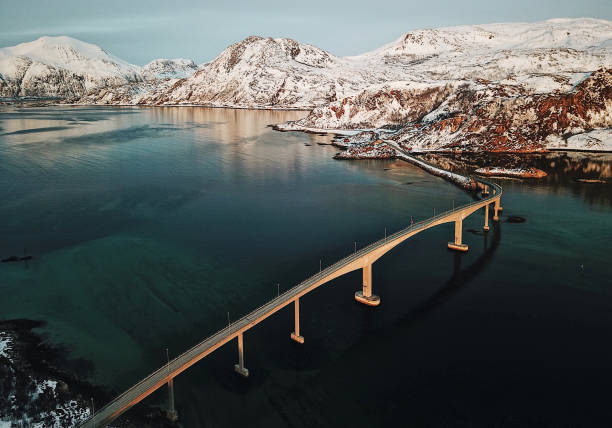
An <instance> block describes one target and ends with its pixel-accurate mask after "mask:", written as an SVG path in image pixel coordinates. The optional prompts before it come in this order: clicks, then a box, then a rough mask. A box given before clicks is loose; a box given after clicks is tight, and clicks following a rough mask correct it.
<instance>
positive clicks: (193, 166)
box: [0, 107, 612, 427]
mask: <svg viewBox="0 0 612 428" xmlns="http://www.w3.org/2000/svg"><path fill="white" fill-rule="evenodd" d="M302 115H304V113H303V112H302V113H300V112H269V111H244V110H223V109H206V108H188V107H185V108H142V109H136V108H71V107H62V108H60V107H56V108H23V109H19V108H9V107H4V108H1V109H0V201H1V203H0V237H1V239H0V258H5V257H8V256H11V255H14V254H16V255H21V254H23V252H24V249H25V252H26V253H28V254H31V255H33V256H34V259H33V260H32V261H31V262H30V263H29V264H28V266H27V268H26V266H25V265H24V264H13V263H2V264H0V318H2V319H10V318H31V319H37V320H44V321H46V322H47V323H48V324H47V327H46V328H45V331H44V332H45V333H48V334H49V336H50V339H51V340H52V341H54V342H57V343H62V344H65V345H66V346H67V347H68V349H69V350H70V351H71V353H72V354H73V356H75V357H83V358H86V359H88V360H91V361H92V362H93V364H94V366H95V375H94V379H93V380H94V381H96V382H98V383H101V384H104V385H107V386H110V387H114V388H116V389H117V390H118V391H119V390H122V389H123V388H126V387H128V386H130V385H132V384H133V383H135V382H137V381H138V380H139V379H140V378H142V377H143V376H145V375H147V374H148V373H149V372H150V371H152V370H153V369H156V368H158V367H159V366H160V365H161V364H163V363H164V362H165V348H166V347H168V348H169V350H170V355H171V356H176V355H177V354H179V353H180V352H182V351H184V350H186V349H187V348H188V347H190V346H191V345H193V344H195V343H196V342H198V341H200V340H201V339H203V338H204V337H206V336H208V335H209V334H211V333H213V332H214V331H216V330H218V329H219V328H222V327H223V326H224V325H225V324H226V322H227V312H228V311H229V312H230V316H231V318H232V319H236V318H238V317H239V316H241V315H243V314H245V313H246V312H248V311H249V310H251V309H253V308H255V307H257V306H259V305H260V304H262V303H264V302H265V301H266V300H268V299H270V298H272V297H274V296H275V295H276V292H277V285H276V284H277V283H279V284H280V288H281V291H282V290H283V289H286V288H289V287H290V286H293V285H295V284H296V283H298V282H299V281H301V280H302V279H304V278H306V277H307V276H308V275H310V274H312V273H314V272H315V271H317V270H318V268H319V259H321V260H322V263H323V265H324V266H325V265H326V264H329V263H332V262H334V261H335V260H336V259H338V258H340V257H341V256H344V255H346V254H347V253H349V252H350V251H352V249H353V245H354V244H353V242H354V241H357V245H358V246H363V245H365V244H367V243H369V242H370V241H372V240H374V239H377V238H379V237H381V236H382V235H383V234H384V228H385V227H387V228H388V231H389V233H391V232H393V231H395V230H397V229H399V228H401V227H403V226H405V225H406V224H407V223H409V221H410V216H413V217H414V218H415V219H417V220H418V219H420V218H423V217H425V216H429V215H431V214H432V212H433V209H434V208H435V209H436V210H440V211H441V210H444V209H447V208H450V207H451V206H452V203H453V200H454V202H455V204H457V205H459V204H461V203H464V202H467V201H469V200H470V196H469V195H468V194H466V193H464V192H463V191H461V190H460V189H458V188H456V187H454V186H453V185H451V184H449V183H447V182H445V181H443V180H441V179H439V178H437V177H432V176H430V175H428V174H426V173H424V172H423V171H421V170H419V169H417V168H415V167H413V166H411V165H408V164H405V163H403V162H399V161H397V162H396V161H335V160H333V159H332V156H333V154H334V153H335V152H336V151H337V149H335V148H333V147H331V146H324V145H319V144H317V143H326V142H329V137H323V136H316V135H309V134H300V133H280V132H275V131H272V130H271V129H270V128H267V127H266V125H268V124H271V123H277V122H282V121H285V120H289V119H294V118H297V117H300V116H302ZM534 162H535V163H536V164H537V166H538V167H539V168H542V169H545V170H547V171H548V172H549V176H548V177H547V178H546V179H544V180H540V181H517V180H501V181H500V182H501V184H502V186H503V187H504V197H503V199H502V205H503V206H504V212H503V215H502V221H501V222H500V223H499V224H496V225H495V227H493V228H492V230H491V232H490V233H489V234H488V236H484V235H482V234H481V233H480V232H479V231H480V230H481V226H482V221H483V216H484V215H483V213H478V214H475V215H473V216H471V217H470V218H469V219H468V220H466V221H465V222H464V242H466V243H467V244H469V246H470V250H469V251H468V253H467V254H464V255H458V254H455V253H452V252H450V251H448V250H447V249H446V242H447V241H448V240H449V239H450V237H451V233H452V232H451V226H450V225H448V226H441V227H439V228H437V229H433V230H430V231H427V232H425V233H423V234H420V235H418V236H416V237H415V238H413V239H411V240H409V241H408V242H406V243H405V244H403V245H402V246H400V247H399V248H397V249H395V250H394V251H392V252H391V253H389V254H387V255H386V256H384V257H383V258H382V259H381V260H379V261H378V262H377V263H376V264H375V265H374V268H373V275H374V291H375V293H377V294H379V295H380V296H381V299H382V303H381V306H380V307H379V308H376V309H372V308H365V307H362V306H360V305H359V304H357V303H355V301H354V300H353V293H354V291H355V290H357V289H358V288H359V286H360V284H361V276H360V275H361V274H360V272H354V273H351V274H349V275H346V276H344V277H342V278H339V279H337V280H335V281H334V282H332V283H330V284H328V285H326V286H323V287H321V288H319V289H318V290H317V291H315V292H313V293H311V294H309V295H308V296H306V297H305V298H303V299H302V301H301V330H302V334H303V335H304V337H305V340H306V341H305V344H304V345H303V346H301V345H297V344H295V343H293V342H292V341H290V340H289V333H290V332H291V331H292V330H293V324H292V320H293V312H292V309H285V310H283V311H282V312H281V313H279V314H276V315H275V316H273V317H271V318H270V319H268V320H266V321H264V322H263V323H262V324H260V325H259V326H258V327H256V328H254V329H252V330H250V331H248V332H247V333H246V334H245V338H244V340H245V363H246V367H247V368H248V369H249V370H250V374H251V375H250V377H249V378H248V379H243V378H241V377H239V376H238V375H236V374H235V373H234V371H233V364H234V363H235V362H236V359H237V355H236V348H235V343H231V344H228V345H225V346H224V347H223V348H221V349H219V350H217V351H216V352H215V353H214V354H212V355H211V356H210V357H207V358H206V359H205V360H203V361H202V362H200V363H199V364H197V365H196V366H194V367H192V368H191V369H189V370H188V371H186V372H185V373H183V374H182V375H180V376H179V377H178V378H177V379H176V380H175V388H176V393H177V405H178V411H179V415H180V417H181V420H182V422H183V424H184V425H185V426H188V427H195V426H215V427H218V426H227V427H233V426H278V427H282V426H296V427H302V426H338V425H340V424H346V425H347V426H364V427H365V426H373V425H374V426H381V425H383V426H417V427H426V426H466V427H467V426H609V425H610V421H611V420H612V407H611V406H610V399H611V395H612V392H611V391H612V390H611V387H610V385H612V340H611V339H612V266H611V264H612V263H611V261H612V258H611V257H610V243H611V242H612V184H611V181H612V173H611V168H612V156H611V155H588V156H587V155H581V154H570V155H566V154H553V155H546V156H544V157H538V158H537V159H536V160H534ZM593 176H597V177H600V178H601V177H603V178H604V179H606V180H607V184H586V183H580V182H576V181H575V180H574V179H575V178H580V177H588V178H592V177H593ZM512 215H516V216H522V217H525V218H526V222H524V223H520V224H513V223H508V222H506V219H507V217H508V216H512ZM470 229H471V230H473V232H470V231H469V230H470ZM165 398H166V391H165V389H164V390H161V391H160V392H158V393H156V394H155V395H153V396H152V397H150V398H149V399H147V402H149V403H155V402H156V401H157V402H160V403H165V401H164V400H165ZM101 404H103V403H98V406H99V405H101Z"/></svg>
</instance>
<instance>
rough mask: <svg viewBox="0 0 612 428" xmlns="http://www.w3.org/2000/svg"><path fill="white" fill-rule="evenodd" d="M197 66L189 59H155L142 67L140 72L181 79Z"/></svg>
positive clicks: (192, 71)
mask: <svg viewBox="0 0 612 428" xmlns="http://www.w3.org/2000/svg"><path fill="white" fill-rule="evenodd" d="M197 69H198V66H197V65H196V63H195V62H193V61H192V60H190V59H185V58H176V59H161V58H160V59H155V60H153V61H151V62H150V63H148V64H147V65H145V66H144V67H143V68H142V73H143V74H145V75H147V76H151V77H152V78H157V79H164V78H167V79H177V78H178V79H183V78H185V77H189V76H191V75H192V74H193V73H195V72H196V70H197Z"/></svg>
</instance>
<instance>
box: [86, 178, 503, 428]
mask: <svg viewBox="0 0 612 428" xmlns="http://www.w3.org/2000/svg"><path fill="white" fill-rule="evenodd" d="M475 182H476V184H477V186H478V188H479V189H480V190H482V192H481V195H482V199H479V200H476V201H474V202H471V203H469V204H467V205H464V206H461V207H457V208H454V209H452V210H450V211H446V212H444V213H441V214H438V215H436V216H433V217H430V218H428V219H426V220H423V221H420V222H418V223H414V224H411V225H410V226H408V227H407V228H405V229H402V230H400V231H398V232H396V233H394V234H393V235H390V236H386V237H385V238H383V239H381V240H379V241H376V242H373V243H372V244H370V245H368V246H367V247H364V248H362V249H360V250H358V251H355V252H354V253H353V254H351V255H349V256H347V257H344V258H343V259H341V260H339V261H338V262H336V263H334V264H333V265H331V266H329V267H327V268H325V269H322V270H321V271H320V272H318V273H316V274H315V275H313V276H311V277H310V278H308V279H306V280H305V281H302V282H301V283H300V284H298V285H296V286H295V287H293V288H291V289H289V290H287V291H286V292H284V293H283V294H281V295H279V296H278V297H277V298H275V299H273V300H271V301H269V302H268V303H266V304H264V305H263V306H260V307H259V308H257V309H255V310H254V311H252V312H251V313H249V314H248V315H245V316H244V317H242V318H241V319H239V320H238V321H236V322H234V323H231V324H229V325H228V326H227V327H226V328H224V329H223V330H220V331H218V332H217V333H215V334H213V335H212V336H210V337H208V338H207V339H205V340H203V341H202V342H200V343H198V344H197V345H195V346H194V347H192V348H191V349H189V350H187V351H186V352H184V353H183V354H181V355H180V356H178V357H177V358H175V359H173V360H172V361H169V362H168V364H167V365H164V366H163V367H161V368H160V369H158V370H156V371H155V372H153V373H151V374H150V375H149V376H147V377H146V378H144V379H143V380H141V381H140V382H138V383H137V384H136V385H134V386H132V387H131V388H129V389H128V390H127V391H125V392H124V393H122V394H121V395H119V396H118V397H116V398H115V399H114V400H112V401H111V402H110V403H108V404H107V405H106V406H104V407H102V408H101V409H100V410H99V411H97V412H96V413H95V414H94V415H92V416H91V417H90V418H89V419H87V420H85V421H84V422H83V423H82V424H81V426H82V427H95V426H104V425H105V424H107V423H109V422H110V421H112V420H113V419H115V418H116V417H118V416H119V415H121V414H122V413H123V412H125V411H126V410H128V409H129V408H130V407H132V406H134V405H135V404H137V403H139V402H140V401H142V400H143V399H144V398H146V397H147V396H149V395H150V394H152V393H153V392H154V391H156V390H158V389H159V388H161V387H163V386H164V385H166V384H167V385H168V391H169V404H170V405H169V411H168V414H169V416H170V417H171V418H176V416H177V415H176V410H175V409H174V393H173V389H174V388H173V386H174V385H173V379H174V378H175V377H176V376H178V375H179V374H180V373H182V372H183V371H185V370H186V369H188V368H189V367H191V366H192V365H194V364H195V363H197V362H198V361H200V360H201V359H202V358H204V357H206V356H207V355H208V354H210V353H212V352H213V351H214V350H215V349H217V348H219V347H221V346H223V345H224V344H226V343H227V342H229V341H231V340H233V339H234V338H236V339H237V342H238V363H237V364H235V366H234V369H235V370H236V372H238V373H239V374H241V375H243V376H248V375H249V371H248V370H247V369H246V367H245V365H244V342H243V334H244V332H245V331H247V330H248V329H250V328H251V327H254V326H255V325H257V324H258V323H260V322H261V321H263V320H264V319H266V318H268V317H269V316H271V315H273V314H274V313H276V312H277V311H279V310H281V309H282V308H284V307H285V306H288V305H290V304H293V305H294V312H295V325H294V330H293V332H292V333H291V334H290V337H291V339H293V340H295V341H296V342H298V343H304V337H303V336H301V335H300V297H302V296H303V295H305V294H307V293H309V292H311V291H312V290H314V289H315V288H317V287H319V286H321V285H323V284H325V283H327V282H329V281H331V280H333V279H335V278H337V277H339V276H342V275H344V274H346V273H349V272H352V271H355V270H357V269H361V270H362V272H363V283H362V288H361V290H358V291H357V292H355V300H357V301H358V302H360V303H363V304H366V305H369V306H377V305H379V304H380V298H379V297H378V296H377V295H375V294H373V292H372V290H373V284H372V264H373V263H374V262H375V261H376V260H378V259H379V258H380V257H382V256H383V255H384V254H385V253H387V252H388V251H390V250H391V249H393V248H394V247H396V246H397V245H399V244H401V243H402V242H404V241H405V240H407V239H408V238H410V237H411V236H414V235H416V234H417V233H420V232H423V231H424V230H427V229H430V228H432V227H435V226H438V225H441V224H444V223H455V233H454V239H453V241H451V242H449V243H448V248H450V249H453V250H457V251H467V250H468V246H467V245H466V244H464V243H463V242H462V232H463V220H464V219H465V218H467V217H468V216H470V215H471V214H473V213H474V212H476V211H477V210H479V209H481V208H484V209H485V220H484V225H483V230H484V231H485V232H487V231H488V230H489V209H490V205H491V204H493V212H494V215H493V220H494V221H498V220H499V216H498V214H499V212H500V211H501V209H502V207H501V205H500V201H501V196H502V188H501V186H499V185H497V184H495V183H492V182H489V181H486V180H483V179H480V178H478V179H475Z"/></svg>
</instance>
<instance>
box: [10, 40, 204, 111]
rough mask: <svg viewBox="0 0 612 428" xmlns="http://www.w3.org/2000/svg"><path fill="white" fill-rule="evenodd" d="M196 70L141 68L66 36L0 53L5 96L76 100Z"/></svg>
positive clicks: (171, 65) (164, 63)
mask: <svg viewBox="0 0 612 428" xmlns="http://www.w3.org/2000/svg"><path fill="white" fill-rule="evenodd" d="M196 68H197V66H196V65H195V64H194V63H193V61H189V60H184V59H178V60H155V61H153V62H151V63H149V64H147V66H145V67H139V66H137V65H133V64H130V63H128V62H126V61H123V60H121V59H119V58H117V57H115V56H113V55H110V54H109V53H107V52H106V51H104V49H102V48H100V47H99V46H96V45H93V44H91V43H86V42H82V41H80V40H76V39H73V38H71V37H66V36H59V37H41V38H39V39H38V40H35V41H33V42H29V43H21V44H19V45H17V46H11V47H6V48H2V49H0V96H3V97H19V96H32V97H60V98H66V99H69V100H70V99H76V98H80V97H81V96H83V95H84V94H86V93H88V92H89V91H92V90H95V89H98V88H116V87H121V86H125V85H129V84H134V83H142V82H145V81H154V80H163V79H167V78H175V77H185V76H187V75H190V74H192V73H193V72H194V71H195V69H196ZM151 89H152V88H151Z"/></svg>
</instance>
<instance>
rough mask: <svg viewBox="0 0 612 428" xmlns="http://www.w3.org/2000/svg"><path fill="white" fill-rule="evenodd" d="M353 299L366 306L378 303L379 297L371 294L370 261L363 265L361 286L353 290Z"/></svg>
mask: <svg viewBox="0 0 612 428" xmlns="http://www.w3.org/2000/svg"><path fill="white" fill-rule="evenodd" d="M355 300H357V301H358V302H359V303H363V304H364V305H368V306H378V305H380V297H378V296H377V295H376V294H372V263H370V264H369V265H366V266H364V267H363V287H362V289H361V291H356V292H355Z"/></svg>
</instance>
